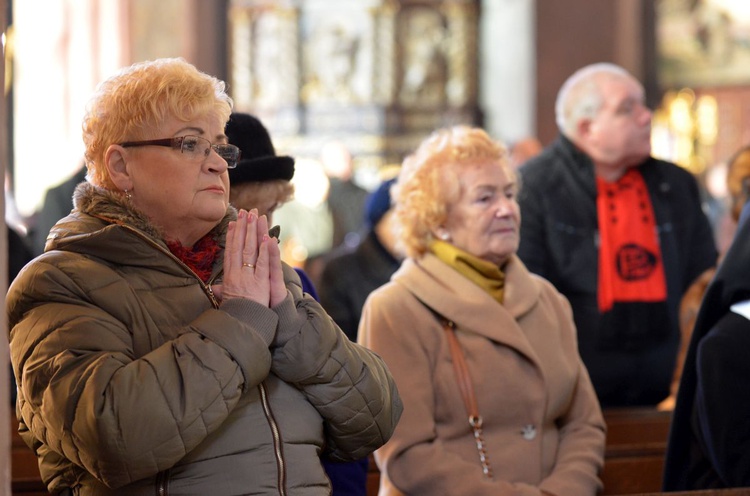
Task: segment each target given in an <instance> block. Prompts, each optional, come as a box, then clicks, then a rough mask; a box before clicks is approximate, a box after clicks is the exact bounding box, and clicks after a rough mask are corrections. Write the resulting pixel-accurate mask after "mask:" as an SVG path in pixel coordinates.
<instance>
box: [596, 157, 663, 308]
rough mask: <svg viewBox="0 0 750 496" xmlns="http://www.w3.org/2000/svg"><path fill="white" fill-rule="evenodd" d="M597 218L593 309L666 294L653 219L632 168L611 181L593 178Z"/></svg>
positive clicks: (647, 198) (645, 193) (655, 299)
mask: <svg viewBox="0 0 750 496" xmlns="http://www.w3.org/2000/svg"><path fill="white" fill-rule="evenodd" d="M596 188H597V197H596V209H597V217H598V219H599V291H598V296H599V310H600V311H601V312H602V313H604V312H607V311H609V310H611V309H612V306H613V305H614V303H616V302H617V303H620V302H622V303H627V302H660V301H664V300H666V298H667V283H666V279H665V276H664V265H663V263H662V258H661V248H660V246H659V237H658V235H657V232H656V219H655V218H654V210H653V207H652V206H651V197H650V196H649V194H648V189H647V188H646V183H645V181H644V180H643V176H641V173H640V171H638V169H629V170H628V172H627V173H626V174H625V175H624V176H622V177H621V178H620V179H619V180H618V181H617V182H614V183H607V182H605V181H604V180H602V179H600V178H597V179H596Z"/></svg>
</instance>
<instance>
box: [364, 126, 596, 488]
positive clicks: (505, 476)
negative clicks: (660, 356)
mask: <svg viewBox="0 0 750 496" xmlns="http://www.w3.org/2000/svg"><path fill="white" fill-rule="evenodd" d="M517 188H518V185H517V183H516V180H515V175H514V173H513V171H512V170H511V169H510V167H509V166H508V162H507V157H506V152H505V149H504V148H503V146H502V145H500V144H498V143H496V142H494V141H492V140H491V139H490V138H489V136H487V134H486V133H485V132H484V131H482V130H480V129H475V128H469V127H464V126H460V127H454V128H451V129H444V130H440V131H438V132H436V133H435V134H433V135H432V136H431V137H429V138H428V139H427V140H425V142H424V143H422V145H421V146H420V147H419V149H418V150H417V151H416V152H415V153H414V154H413V155H411V156H410V157H408V158H407V159H406V160H405V161H404V164H403V168H402V171H401V173H400V176H399V178H398V182H397V183H396V184H395V186H394V190H393V192H392V193H393V198H394V199H395V200H394V201H395V209H396V210H395V211H396V217H397V222H398V224H399V226H400V232H399V238H400V240H401V242H402V243H403V245H404V248H405V249H406V250H407V253H408V254H409V258H408V259H407V260H406V261H405V262H404V264H403V265H402V267H401V269H400V270H399V271H398V272H397V273H396V274H394V276H393V278H392V280H391V282H390V283H388V284H387V285H385V286H383V287H381V288H380V289H378V290H376V291H375V292H374V293H373V294H372V295H371V296H370V298H369V299H368V301H367V303H366V304H365V308H364V313H363V316H362V320H361V322H360V328H359V336H360V338H359V340H360V342H361V343H362V344H364V345H365V346H367V347H369V348H370V349H372V350H374V351H375V352H377V353H378V354H379V355H380V356H382V357H383V359H384V360H385V362H386V364H387V365H388V367H389V368H390V370H391V372H392V374H393V376H394V378H395V379H396V384H397V385H398V387H399V391H400V393H401V397H402V398H403V401H404V413H403V416H402V418H401V422H400V424H399V425H398V426H397V428H396V431H395V433H394V435H393V437H392V438H391V440H390V441H389V442H388V443H386V445H385V446H384V447H382V448H381V449H379V450H378V451H377V452H376V455H375V457H376V460H377V462H378V465H379V466H380V470H381V472H382V479H381V491H380V494H381V495H394V494H399V492H401V493H404V494H408V495H430V496H433V495H441V494H445V495H455V494H471V495H473V496H477V495H493V496H498V495H555V496H569V495H576V496H586V495H594V494H595V493H596V492H597V490H599V489H600V488H601V482H600V480H599V478H598V473H599V471H600V469H601V467H602V463H603V451H604V439H605V425H604V421H603V419H602V415H601V410H600V407H599V403H598V401H597V399H596V396H595V393H594V390H593V388H592V386H591V382H590V380H589V377H588V374H587V372H586V369H585V368H584V366H583V364H582V362H581V359H580V357H579V355H578V351H577V344H576V333H575V327H574V324H573V318H572V314H571V310H570V305H569V304H568V302H567V300H566V299H565V298H564V297H563V296H561V295H560V294H559V293H558V292H557V291H556V290H555V289H554V288H553V286H552V285H551V284H550V283H548V282H547V281H546V280H544V279H542V278H540V277H538V276H535V275H533V274H530V273H529V272H528V271H527V270H526V268H525V267H524V265H523V263H522V262H521V261H520V260H519V259H518V258H517V257H516V255H515V252H516V249H517V247H518V239H519V235H518V232H519V224H520V215H519V207H518V204H517V202H516V192H517ZM451 336H455V337H457V341H458V343H459V346H458V347H457V348H458V353H459V354H458V355H456V354H454V352H453V351H452V349H451ZM459 357H462V358H463V360H464V361H465V364H466V369H467V370H468V378H466V376H465V375H462V374H461V373H460V372H457V371H456V369H454V365H455V364H456V363H460V359H459ZM459 380H461V381H464V382H463V383H464V384H465V386H464V387H463V388H460V387H459V385H458V384H459V383H458V381H459ZM462 391H463V392H465V393H466V396H468V400H467V401H465V400H464V395H463V394H462ZM471 393H474V394H473V397H474V399H475V402H476V411H474V410H473V409H472V408H473V407H472V402H471V401H470V400H471V396H472V395H471ZM467 414H470V415H473V417H474V420H475V422H474V425H473V426H472V425H469V422H467V418H469V417H467Z"/></svg>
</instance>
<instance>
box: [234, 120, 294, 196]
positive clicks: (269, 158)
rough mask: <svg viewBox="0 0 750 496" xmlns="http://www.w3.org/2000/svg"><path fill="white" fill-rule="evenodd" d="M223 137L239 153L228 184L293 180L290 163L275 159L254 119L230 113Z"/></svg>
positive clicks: (265, 132)
mask: <svg viewBox="0 0 750 496" xmlns="http://www.w3.org/2000/svg"><path fill="white" fill-rule="evenodd" d="M224 133H226V135H227V138H229V143H230V144H232V145H235V146H238V147H239V149H240V150H241V151H242V155H241V157H240V161H239V162H238V163H237V167H235V168H234V169H229V183H230V184H242V183H247V182H263V181H272V180H274V179H284V180H286V181H289V180H291V179H292V177H293V176H294V159H293V158H292V157H287V156H278V155H276V150H274V148H273V143H272V142H271V136H270V135H269V134H268V130H267V129H266V128H265V126H263V124H262V123H261V122H260V121H259V120H258V119H257V118H256V117H254V116H252V115H250V114H243V113H240V112H233V113H232V115H231V116H230V117H229V122H227V126H226V128H225V130H224Z"/></svg>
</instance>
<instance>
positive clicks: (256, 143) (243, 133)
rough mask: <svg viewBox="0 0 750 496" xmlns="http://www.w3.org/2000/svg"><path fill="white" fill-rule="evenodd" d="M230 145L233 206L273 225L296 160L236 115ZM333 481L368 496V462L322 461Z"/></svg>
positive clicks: (256, 124)
mask: <svg viewBox="0 0 750 496" xmlns="http://www.w3.org/2000/svg"><path fill="white" fill-rule="evenodd" d="M224 134H226V135H227V138H228V140H229V143H230V144H232V145H235V146H237V147H239V149H240V151H241V158H240V161H239V162H238V163H237V167H236V168H234V169H230V170H229V185H230V189H229V203H231V204H232V205H233V206H235V207H236V208H243V209H245V210H250V209H253V208H257V209H258V215H259V216H262V215H265V216H266V217H267V218H268V223H269V225H271V222H272V215H273V212H274V210H276V209H277V208H278V207H280V206H281V205H283V204H284V203H286V202H288V201H289V200H291V199H292V196H293V195H294V185H293V184H292V183H291V182H290V181H291V179H292V177H294V159H293V158H292V157H288V156H279V155H276V150H275V149H274V147H273V143H272V142H271V136H270V135H269V133H268V130H267V129H266V128H265V126H263V124H262V123H261V122H260V120H258V119H257V118H256V117H254V116H252V115H250V114H244V113H240V112H233V113H232V115H231V116H230V117H229V122H227V125H226V127H225V129H224ZM295 270H296V271H297V274H298V275H299V277H300V280H301V281H302V289H303V291H305V292H306V293H308V294H309V295H311V296H312V297H313V298H315V299H316V300H319V298H318V295H317V291H316V290H315V286H314V285H313V283H312V282H311V281H310V278H309V277H308V275H307V274H306V273H305V272H304V271H303V270H301V269H299V268H295ZM322 462H323V467H324V468H325V470H326V474H327V475H328V478H329V479H330V480H331V486H332V489H333V492H332V496H345V495H346V496H365V494H366V492H367V470H368V460H367V458H362V459H360V460H357V461H354V462H334V461H331V460H328V459H327V458H323V459H322Z"/></svg>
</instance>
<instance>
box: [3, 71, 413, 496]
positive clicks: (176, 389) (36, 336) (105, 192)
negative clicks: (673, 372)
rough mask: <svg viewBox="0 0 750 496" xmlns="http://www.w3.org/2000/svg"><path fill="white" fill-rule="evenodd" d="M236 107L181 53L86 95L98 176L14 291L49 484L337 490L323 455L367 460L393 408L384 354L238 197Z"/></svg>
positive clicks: (147, 489) (388, 428)
mask: <svg viewBox="0 0 750 496" xmlns="http://www.w3.org/2000/svg"><path fill="white" fill-rule="evenodd" d="M231 105H232V101H231V99H230V98H229V97H228V95H227V94H226V93H225V84H224V82H222V81H219V80H218V79H216V78H214V77H212V76H209V75H207V74H205V73H202V72H200V71H198V70H197V69H196V68H195V67H194V66H192V65H190V64H188V63H187V62H185V61H184V60H182V59H159V60H155V61H151V62H143V63H138V64H134V65H132V66H130V67H127V68H124V69H121V70H120V71H119V72H118V73H117V74H116V75H114V76H112V77H111V78H109V79H107V80H106V81H104V82H103V83H101V84H100V85H99V87H98V90H97V92H96V94H95V95H94V98H93V99H92V100H91V103H90V105H89V107H88V112H87V114H86V116H85V118H84V121H83V130H84V133H83V138H84V143H85V145H86V153H85V156H86V165H87V168H88V174H87V178H88V180H87V181H86V182H84V183H82V184H80V185H79V186H78V187H77V188H76V191H75V193H74V210H73V211H72V212H71V214H70V215H69V216H67V217H65V218H64V219H62V220H61V221H59V222H58V223H57V224H56V226H55V227H53V229H52V232H51V234H50V237H49V241H48V243H47V247H46V251H45V253H44V254H43V255H41V256H39V257H37V258H36V259H35V260H34V261H32V262H31V263H30V264H28V265H27V266H26V267H25V269H24V270H22V271H21V273H20V274H19V275H18V277H17V278H16V280H15V281H14V283H13V285H12V286H11V288H10V291H9V292H8V296H7V300H6V311H7V315H8V324H9V328H10V329H11V331H10V349H11V359H12V364H13V368H14V373H15V375H16V379H17V381H18V385H19V389H18V401H17V414H18V418H19V422H20V425H19V433H20V435H21V437H22V438H24V440H25V442H26V443H27V444H28V445H29V447H31V448H32V449H33V450H34V451H35V453H36V455H37V457H38V460H39V468H40V472H41V476H42V479H43V480H44V482H45V483H46V485H47V488H48V490H49V491H50V492H51V493H54V494H61V493H62V494H73V493H75V494H79V495H93V494H97V495H109V494H128V495H145V494H149V495H152V494H160V493H164V494H166V493H167V492H168V493H169V494H174V495H179V494H216V495H229V494H247V493H259V492H264V491H273V492H275V493H283V492H288V493H294V494H309V495H326V494H329V493H330V482H329V479H328V477H327V476H326V474H325V471H324V469H323V467H322V464H321V462H320V454H322V453H324V452H325V453H327V454H328V455H329V456H331V457H332V458H335V459H341V460H347V459H359V458H362V457H365V456H367V455H368V454H369V452H371V451H372V450H374V449H375V448H377V447H378V446H380V445H381V444H382V443H384V442H385V441H386V439H387V438H388V437H389V435H390V433H391V432H392V430H393V428H394V427H395V423H396V422H397V421H398V417H399V414H400V402H399V398H398V394H397V391H396V389H395V385H394V383H393V381H392V379H391V377H390V375H389V373H388V371H387V369H386V368H385V365H384V364H383V363H382V361H381V359H380V358H378V357H377V356H375V355H374V354H373V353H371V352H369V351H367V350H365V349H364V348H363V347H357V346H356V345H354V344H352V343H351V342H350V341H349V340H348V339H347V338H346V336H345V335H344V334H343V333H342V332H341V330H340V329H338V327H337V326H336V325H335V324H334V323H333V321H332V320H331V319H330V317H328V315H326V314H325V312H324V310H323V309H322V308H321V307H320V305H319V304H318V303H317V302H316V301H315V300H313V299H312V298H310V297H309V296H306V295H304V294H303V293H302V291H301V287H300V282H299V278H298V277H297V275H296V273H295V272H294V271H293V270H292V269H291V268H290V267H288V266H287V265H285V264H283V263H282V261H281V257H280V253H279V249H278V244H277V243H276V241H275V240H273V239H271V238H269V236H268V223H267V220H266V217H264V216H258V215H257V212H256V211H254V210H253V211H250V212H248V211H246V210H242V209H241V210H239V212H237V211H236V210H235V209H234V208H232V207H231V206H230V205H229V177H228V173H227V170H228V169H231V168H233V167H235V166H236V164H237V161H238V159H239V158H240V157H239V149H238V148H237V147H236V146H234V145H231V144H228V143H227V138H226V136H225V134H224V127H225V124H226V122H227V120H228V119H229V115H230V111H231ZM342 409H344V410H345V411H347V412H356V413H355V414H352V415H346V416H345V418H344V416H342V415H341V410H342ZM287 467H292V468H291V469H289V468H287Z"/></svg>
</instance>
